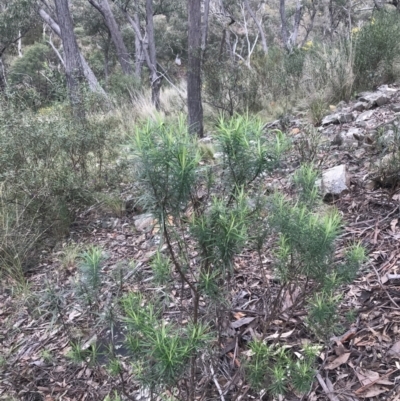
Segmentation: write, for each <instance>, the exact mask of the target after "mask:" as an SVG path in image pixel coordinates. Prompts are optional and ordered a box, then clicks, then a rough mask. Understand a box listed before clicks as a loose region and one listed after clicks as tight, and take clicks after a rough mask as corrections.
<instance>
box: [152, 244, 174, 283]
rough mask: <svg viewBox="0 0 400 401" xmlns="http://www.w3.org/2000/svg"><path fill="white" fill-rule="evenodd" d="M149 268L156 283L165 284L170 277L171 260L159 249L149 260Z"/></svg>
mask: <svg viewBox="0 0 400 401" xmlns="http://www.w3.org/2000/svg"><path fill="white" fill-rule="evenodd" d="M151 269H152V270H153V274H154V282H155V283H156V284H165V283H166V282H167V281H168V280H169V279H170V278H171V261H170V260H169V259H168V258H166V257H165V256H164V255H163V254H162V253H161V252H159V251H157V253H156V254H155V256H154V258H153V260H152V262H151Z"/></svg>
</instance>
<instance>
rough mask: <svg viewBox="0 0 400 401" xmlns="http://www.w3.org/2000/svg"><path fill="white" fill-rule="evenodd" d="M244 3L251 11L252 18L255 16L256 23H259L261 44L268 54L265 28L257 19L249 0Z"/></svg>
mask: <svg viewBox="0 0 400 401" xmlns="http://www.w3.org/2000/svg"><path fill="white" fill-rule="evenodd" d="M244 4H245V6H246V8H247V11H248V12H249V14H250V16H251V18H253V20H254V22H255V24H256V25H257V29H258V32H259V33H260V36H261V45H262V48H263V51H264V53H265V54H267V53H268V45H267V39H266V38H265V33H264V29H263V27H262V25H261V22H260V21H258V20H257V16H256V15H255V14H254V11H253V10H252V9H251V7H250V4H249V0H244Z"/></svg>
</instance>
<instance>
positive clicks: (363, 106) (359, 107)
mask: <svg viewBox="0 0 400 401" xmlns="http://www.w3.org/2000/svg"><path fill="white" fill-rule="evenodd" d="M367 107H368V103H365V102H357V103H356V104H355V105H354V106H353V108H352V110H353V111H364V110H365V109H366V108H367Z"/></svg>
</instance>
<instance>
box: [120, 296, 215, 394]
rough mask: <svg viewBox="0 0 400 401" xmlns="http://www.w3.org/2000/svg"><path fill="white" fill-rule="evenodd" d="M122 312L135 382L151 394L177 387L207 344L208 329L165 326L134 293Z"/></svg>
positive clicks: (155, 313)
mask: <svg viewBox="0 0 400 401" xmlns="http://www.w3.org/2000/svg"><path fill="white" fill-rule="evenodd" d="M122 308H123V311H124V314H125V322H126V324H127V326H128V330H129V334H128V336H127V345H128V347H129V349H130V351H131V355H132V359H133V367H134V372H135V374H136V378H137V379H138V380H140V381H141V382H142V383H143V385H145V386H147V387H149V388H150V389H152V390H154V389H160V388H163V387H164V386H167V387H169V386H175V385H176V384H177V382H178V380H179V379H180V378H181V377H182V375H184V374H185V371H186V369H187V366H188V363H189V361H190V358H191V357H193V356H195V355H196V354H197V353H198V352H199V350H200V349H202V348H203V346H204V344H205V343H206V341H207V336H208V335H207V328H206V327H205V326H203V325H201V324H197V325H188V326H186V327H178V326H175V325H174V324H172V323H167V322H164V321H162V320H161V316H160V311H159V310H158V309H157V308H156V306H155V305H154V304H152V303H149V302H146V301H145V300H144V299H143V298H142V297H141V296H140V295H138V294H134V293H130V294H128V295H127V296H125V297H124V298H123V299H122Z"/></svg>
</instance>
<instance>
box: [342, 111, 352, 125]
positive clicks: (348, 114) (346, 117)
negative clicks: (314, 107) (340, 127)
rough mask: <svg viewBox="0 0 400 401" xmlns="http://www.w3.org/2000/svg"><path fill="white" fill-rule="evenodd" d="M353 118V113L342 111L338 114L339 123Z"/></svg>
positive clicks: (344, 122) (347, 121)
mask: <svg viewBox="0 0 400 401" xmlns="http://www.w3.org/2000/svg"><path fill="white" fill-rule="evenodd" d="M353 120H354V115H353V113H344V114H340V115H339V123H341V124H346V123H351V122H352V121H353Z"/></svg>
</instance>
